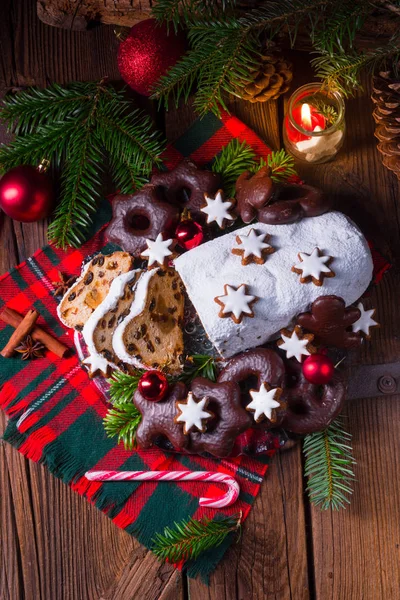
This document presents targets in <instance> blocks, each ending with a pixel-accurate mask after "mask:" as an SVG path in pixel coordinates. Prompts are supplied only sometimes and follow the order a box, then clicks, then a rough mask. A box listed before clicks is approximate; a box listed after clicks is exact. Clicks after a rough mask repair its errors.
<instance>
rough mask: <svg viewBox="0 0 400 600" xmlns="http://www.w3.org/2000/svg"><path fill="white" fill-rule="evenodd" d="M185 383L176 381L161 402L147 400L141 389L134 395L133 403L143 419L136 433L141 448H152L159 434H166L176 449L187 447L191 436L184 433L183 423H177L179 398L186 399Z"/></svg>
mask: <svg viewBox="0 0 400 600" xmlns="http://www.w3.org/2000/svg"><path fill="white" fill-rule="evenodd" d="M186 397H187V389H186V386H185V384H183V383H176V384H175V385H174V386H172V387H171V388H170V391H169V393H168V395H167V396H166V397H165V398H164V399H163V400H161V401H160V402H151V401H149V400H146V399H145V398H144V397H143V396H142V394H141V393H140V392H139V390H136V392H135V395H134V396H133V403H134V405H135V406H136V408H137V409H138V410H139V411H140V414H141V415H142V421H141V423H140V425H139V427H138V430H137V433H136V440H137V442H138V444H139V446H140V447H141V448H150V447H151V446H153V444H154V442H155V441H156V439H157V438H158V437H159V436H165V437H166V438H168V440H169V441H170V442H171V444H172V445H173V446H174V448H175V449H176V450H178V449H179V448H186V446H187V445H188V441H189V438H188V436H187V435H185V434H184V433H183V428H182V425H180V424H179V423H175V421H174V419H175V417H176V412H177V411H176V405H175V403H176V402H177V401H178V400H183V399H185V400H186Z"/></svg>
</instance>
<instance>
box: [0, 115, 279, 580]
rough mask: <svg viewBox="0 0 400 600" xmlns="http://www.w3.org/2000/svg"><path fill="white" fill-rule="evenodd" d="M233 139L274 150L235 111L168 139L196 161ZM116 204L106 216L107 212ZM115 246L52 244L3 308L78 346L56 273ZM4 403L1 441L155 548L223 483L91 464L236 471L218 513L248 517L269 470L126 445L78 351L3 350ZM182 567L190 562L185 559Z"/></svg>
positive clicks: (75, 269) (25, 269)
mask: <svg viewBox="0 0 400 600" xmlns="http://www.w3.org/2000/svg"><path fill="white" fill-rule="evenodd" d="M232 138H238V139H239V140H240V141H243V140H246V141H247V142H248V143H249V144H250V145H251V146H252V147H253V148H254V150H255V152H256V153H257V154H258V155H260V156H266V155H267V154H269V153H270V149H269V148H268V147H267V146H266V145H265V144H264V143H263V142H262V141H261V140H260V139H259V138H258V137H257V136H256V135H255V134H254V132H253V131H251V130H250V129H248V128H247V127H246V126H245V125H244V124H243V123H241V122H240V121H239V120H238V119H237V118H235V117H232V116H229V115H227V114H224V115H223V116H222V120H219V119H217V118H216V117H215V116H213V115H211V114H210V115H208V116H206V117H205V118H204V119H203V120H201V121H196V122H195V123H194V124H193V126H192V127H191V128H190V129H189V130H188V131H187V132H186V134H185V135H183V136H182V137H181V138H180V139H178V141H177V142H176V143H175V144H174V145H173V146H170V147H169V149H168V151H167V154H166V157H165V164H166V165H167V166H168V167H172V166H175V165H176V164H178V163H179V162H180V160H181V159H182V158H183V157H184V156H190V157H191V158H192V159H193V160H194V161H195V162H196V163H197V164H199V165H205V164H208V163H210V162H211V161H212V159H213V157H214V156H215V155H216V154H218V152H219V151H220V150H221V148H222V147H223V146H225V145H226V144H227V143H228V142H229V141H230V140H231V139H232ZM109 215H110V209H109V205H108V206H107V207H106V210H105V212H104V213H103V215H102V220H103V221H102V222H103V224H104V223H105V222H106V220H107V218H109ZM114 248H115V247H113V246H112V245H111V244H107V243H106V240H105V238H104V225H103V227H102V228H101V229H100V231H99V232H98V233H97V234H96V235H94V237H92V239H91V240H89V241H88V242H87V243H86V244H85V245H84V246H82V248H80V249H79V250H75V249H74V250H69V251H68V252H64V251H62V250H58V249H55V248H54V247H52V246H46V247H45V248H42V249H41V250H39V251H38V252H36V253H35V254H34V255H33V256H31V257H30V258H28V260H27V261H25V262H24V263H22V264H21V265H20V266H18V267H16V268H15V269H13V270H12V271H10V273H7V274H6V275H4V276H2V277H1V278H0V310H1V309H2V308H4V307H5V306H8V307H10V308H13V309H15V310H17V311H18V312H19V313H21V314H22V313H25V312H26V311H27V310H28V309H29V308H31V307H32V306H33V307H34V308H36V309H37V310H38V311H39V312H40V314H41V319H39V321H38V324H39V325H42V326H43V327H45V328H46V329H47V330H48V331H49V332H51V333H52V334H53V335H55V336H56V337H58V338H59V339H60V340H62V341H63V342H64V343H65V344H67V345H68V346H70V347H71V348H73V342H72V336H71V333H70V332H67V331H66V330H65V329H64V328H63V327H62V325H61V323H60V322H59V320H58V319H57V316H56V307H57V302H56V300H55V299H54V297H53V293H54V285H53V284H52V282H53V281H57V280H58V271H61V272H63V273H66V274H68V275H71V276H72V275H77V274H78V273H79V271H80V267H81V263H82V260H83V259H84V258H85V257H86V256H88V255H90V254H92V253H93V252H96V251H99V250H100V249H103V251H104V252H106V253H107V252H108V251H112V250H113V249H114ZM0 327H1V329H0V346H1V347H3V346H4V345H5V344H6V342H7V341H8V339H9V337H10V335H11V333H12V331H13V329H12V328H11V327H10V326H7V325H5V324H4V323H1V324H0ZM0 385H2V388H1V391H0V406H1V407H2V408H3V409H4V410H5V411H6V413H7V414H8V415H9V417H10V420H9V423H8V427H7V430H6V432H5V435H4V439H5V440H6V441H8V442H9V443H10V444H12V445H13V446H14V447H15V448H17V449H18V450H19V451H20V452H21V453H22V454H23V455H24V456H26V457H27V458H30V459H31V460H34V461H36V462H41V463H43V464H45V465H46V466H47V468H48V469H49V470H50V471H51V473H53V475H55V476H56V477H58V478H60V479H62V481H64V483H66V484H68V485H69V486H70V487H71V488H72V489H74V490H75V491H76V492H78V493H79V494H81V495H83V496H85V497H86V498H87V499H88V501H89V502H91V503H92V504H94V505H95V506H96V507H97V508H99V509H100V510H101V511H103V512H104V513H105V514H106V515H107V516H108V517H109V518H110V519H112V520H113V522H114V523H115V524H116V525H117V526H118V527H121V528H123V529H125V530H126V531H127V532H128V533H130V534H131V535H133V536H135V537H136V538H137V539H138V540H139V542H140V543H141V544H143V545H145V546H146V547H147V548H151V544H152V539H153V538H154V535H155V533H156V532H162V531H163V529H164V527H165V526H167V525H169V526H173V524H174V522H179V521H181V520H182V519H188V518H189V517H194V518H195V519H199V518H201V517H203V516H205V515H206V516H208V517H215V515H216V514H217V513H216V511H215V510H212V509H206V508H200V507H199V503H198V500H199V497H200V496H213V495H218V494H220V492H221V489H220V488H219V485H218V484H205V483H197V482H190V483H189V482H188V483H185V482H182V483H172V482H168V483H158V484H157V483H155V482H146V483H141V482H126V483H112V482H109V483H98V482H89V481H87V479H86V478H85V477H84V473H85V472H86V471H87V470H89V469H101V470H102V469H113V470H119V469H123V470H165V469H167V470H174V471H178V470H191V471H202V470H204V471H218V472H223V473H229V474H232V475H234V476H235V477H236V478H237V480H238V482H239V485H240V489H241V493H240V498H239V500H238V502H236V503H235V505H234V506H232V507H230V508H228V509H226V510H224V511H219V512H220V513H223V514H234V513H239V511H242V520H244V519H245V518H246V517H247V515H248V514H249V511H250V509H251V506H252V505H253V503H254V500H255V498H256V496H257V494H258V491H259V489H260V485H261V483H262V481H263V478H264V476H265V474H266V471H267V469H268V462H269V460H270V457H271V455H272V454H273V452H270V454H269V455H264V456H261V457H259V458H257V459H251V458H248V457H245V456H241V457H238V458H234V459H229V460H213V459H209V458H203V457H198V456H185V455H175V454H171V453H167V452H163V451H161V450H158V449H155V450H153V451H141V450H138V451H135V452H127V451H126V450H124V448H123V446H122V445H117V444H116V442H115V439H108V438H107V437H106V435H105V433H104V429H103V424H102V420H103V418H104V416H105V414H106V405H105V402H104V398H103V397H102V395H101V393H100V392H99V391H98V390H97V388H96V386H95V385H94V384H93V382H91V381H90V379H89V378H88V376H87V373H86V371H85V370H84V369H83V368H82V367H81V366H80V364H79V361H78V358H77V356H76V353H74V354H73V355H72V356H71V357H69V358H65V359H59V358H57V357H56V356H55V355H53V354H51V353H46V356H45V358H43V359H37V360H33V361H26V362H25V361H22V360H21V359H20V358H19V357H15V358H10V359H4V358H3V357H0ZM232 540H233V538H232V537H228V538H227V539H226V540H225V542H224V543H223V544H222V545H221V546H220V547H218V548H216V549H213V550H210V551H208V552H206V553H204V554H203V555H202V556H201V557H200V558H199V559H198V560H196V561H189V562H188V563H186V564H185V565H184V568H185V569H186V570H187V573H188V575H189V576H190V577H195V576H196V575H197V574H200V575H201V576H202V578H203V579H205V580H207V578H208V575H209V573H210V572H211V571H212V570H213V569H214V568H215V567H216V565H217V564H218V562H219V561H220V560H221V558H222V556H223V554H224V553H225V551H226V549H227V548H228V546H229V545H230V544H231V542H232ZM179 567H180V568H182V567H183V565H179Z"/></svg>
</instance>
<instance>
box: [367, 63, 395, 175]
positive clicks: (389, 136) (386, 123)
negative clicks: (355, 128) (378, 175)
mask: <svg viewBox="0 0 400 600" xmlns="http://www.w3.org/2000/svg"><path fill="white" fill-rule="evenodd" d="M372 90H373V91H372V96H371V97H372V101H373V102H374V103H375V109H374V112H373V113H372V115H373V117H374V119H375V123H376V128H375V136H376V137H377V138H378V140H379V144H378V150H379V152H380V153H381V154H382V156H383V158H382V162H383V164H384V165H385V167H386V168H387V169H389V170H390V171H393V172H394V173H395V174H396V177H397V179H399V181H400V80H399V79H398V78H397V79H394V78H393V73H392V72H391V71H381V72H380V73H379V75H377V76H376V77H373V79H372Z"/></svg>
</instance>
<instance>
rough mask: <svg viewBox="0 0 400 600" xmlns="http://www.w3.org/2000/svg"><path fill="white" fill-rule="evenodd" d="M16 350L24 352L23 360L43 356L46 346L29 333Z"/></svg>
mask: <svg viewBox="0 0 400 600" xmlns="http://www.w3.org/2000/svg"><path fill="white" fill-rule="evenodd" d="M15 350H16V352H19V353H20V354H22V360H28V359H31V358H43V356H44V351H45V350H46V346H44V345H43V344H42V343H41V342H35V340H33V339H32V337H31V336H30V335H27V336H26V338H25V339H24V340H23V341H22V342H21V343H20V345H19V346H17V347H16V348H15Z"/></svg>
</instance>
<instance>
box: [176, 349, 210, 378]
mask: <svg viewBox="0 0 400 600" xmlns="http://www.w3.org/2000/svg"><path fill="white" fill-rule="evenodd" d="M195 377H206V378H207V379H210V381H216V380H217V362H216V359H215V358H214V357H213V356H208V355H207V354H194V355H193V356H190V357H189V359H188V360H187V361H186V364H185V367H184V369H183V372H182V373H181V375H179V377H178V380H179V381H183V382H185V383H189V382H191V381H193V379H194V378H195Z"/></svg>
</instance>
